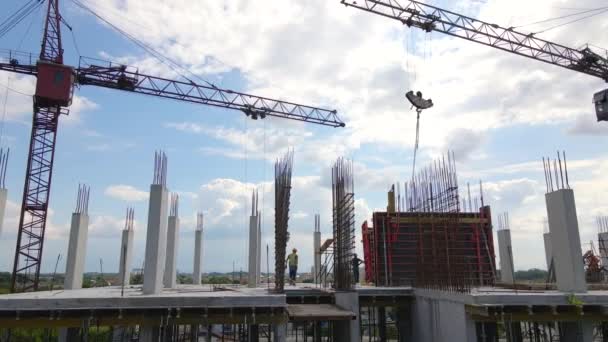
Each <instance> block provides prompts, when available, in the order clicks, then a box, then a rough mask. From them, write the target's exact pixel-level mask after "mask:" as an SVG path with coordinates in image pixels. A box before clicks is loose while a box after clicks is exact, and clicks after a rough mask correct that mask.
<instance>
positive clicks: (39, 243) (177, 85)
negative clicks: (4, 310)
mask: <svg viewBox="0 0 608 342" xmlns="http://www.w3.org/2000/svg"><path fill="white" fill-rule="evenodd" d="M46 1H47V2H48V6H47V11H46V19H45V23H44V33H43V37H42V46H41V51H40V55H39V56H38V57H37V58H36V57H34V56H33V55H31V54H26V53H21V52H15V51H7V52H5V53H3V54H0V70H4V71H10V72H15V73H20V74H26V75H32V76H35V77H36V78H37V80H36V90H35V94H34V98H33V100H34V113H33V123H32V131H31V137H30V146H29V156H28V161H27V169H26V175H25V184H24V188H23V200H22V204H21V215H20V218H19V229H18V235H17V247H16V250H15V259H14V266H13V275H12V279H11V291H12V292H16V291H28V290H34V291H35V290H37V289H38V283H39V277H40V265H41V262H42V248H43V243H44V233H45V228H46V221H47V213H48V208H49V195H50V191H51V180H52V174H53V159H54V155H55V142H56V138H57V126H58V121H59V117H60V116H61V115H67V114H68V112H69V107H70V104H71V102H72V95H73V92H74V86H75V85H93V86H98V87H104V88H112V89H118V90H123V91H128V92H133V93H139V94H146V95H152V96H157V97H164V98H169V99H174V100H179V101H186V102H191V103H198V104H203V105H209V106H216V107H222V108H227V109H233V110H237V111H241V112H243V113H244V114H245V115H247V116H248V117H249V118H251V119H254V120H257V119H258V118H259V119H264V118H265V117H267V116H272V117H278V118H284V119H291V120H297V121H303V122H310V123H315V124H320V125H325V126H331V127H344V123H343V122H342V121H340V119H339V118H338V116H337V113H336V111H335V110H328V109H323V108H318V107H313V106H307V105H302V104H298V103H293V102H287V101H281V100H276V99H271V98H267V97H262V96H256V95H251V94H246V93H242V92H237V91H232V90H228V89H221V88H218V87H215V86H214V85H201V84H196V83H194V82H192V81H178V80H171V79H166V78H161V77H156V76H152V75H144V74H140V73H139V72H138V70H137V69H134V68H129V67H127V66H124V65H117V64H112V63H105V62H104V63H100V62H99V61H94V60H92V59H86V58H82V57H81V59H80V63H79V66H78V67H72V66H69V65H65V64H64V63H63V52H64V51H63V46H62V41H61V23H62V17H61V14H60V11H59V0H46Z"/></svg>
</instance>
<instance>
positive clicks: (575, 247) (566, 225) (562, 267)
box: [545, 189, 587, 292]
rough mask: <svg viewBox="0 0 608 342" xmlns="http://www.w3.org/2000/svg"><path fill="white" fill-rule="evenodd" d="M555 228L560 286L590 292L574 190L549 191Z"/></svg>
mask: <svg viewBox="0 0 608 342" xmlns="http://www.w3.org/2000/svg"><path fill="white" fill-rule="evenodd" d="M545 201H546V203H547V214H548V217H549V231H550V232H551V247H552V250H555V251H559V253H555V255H553V258H554V267H555V276H556V280H557V289H558V290H559V291H563V292H586V291H587V283H586V282H585V270H584V265H583V257H582V255H583V252H582V250H581V239H580V235H579V230H578V220H577V216H576V205H575V202H574V192H573V191H572V190H571V189H559V190H557V191H553V192H550V193H547V194H546V195H545Z"/></svg>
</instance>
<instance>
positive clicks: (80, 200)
mask: <svg viewBox="0 0 608 342" xmlns="http://www.w3.org/2000/svg"><path fill="white" fill-rule="evenodd" d="M90 192H91V188H90V187H88V186H87V185H85V184H79V185H78V195H77V196H76V209H75V210H74V212H75V213H76V214H85V215H87V214H88V213H89V193H90Z"/></svg>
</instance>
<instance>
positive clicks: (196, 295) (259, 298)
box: [0, 285, 286, 311]
mask: <svg viewBox="0 0 608 342" xmlns="http://www.w3.org/2000/svg"><path fill="white" fill-rule="evenodd" d="M199 307H208V308H230V307H286V301H285V295H282V294H273V293H269V292H268V291H267V290H265V289H247V288H238V289H234V290H220V291H214V290H213V288H211V287H202V288H201V286H200V285H198V286H197V285H178V286H177V288H175V289H167V290H165V291H163V292H162V293H158V294H150V295H146V294H144V293H143V291H142V287H141V286H128V287H126V288H125V290H124V296H122V297H121V288H120V286H108V287H96V288H88V289H78V290H70V291H64V290H60V291H40V292H27V293H13V294H7V295H1V296H0V311H6V310H9V311H14V310H19V311H21V310H41V309H42V310H82V309H86V310H90V309H104V308H108V309H116V308H121V309H145V308H199Z"/></svg>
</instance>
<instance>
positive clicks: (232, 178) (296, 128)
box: [0, 0, 608, 272]
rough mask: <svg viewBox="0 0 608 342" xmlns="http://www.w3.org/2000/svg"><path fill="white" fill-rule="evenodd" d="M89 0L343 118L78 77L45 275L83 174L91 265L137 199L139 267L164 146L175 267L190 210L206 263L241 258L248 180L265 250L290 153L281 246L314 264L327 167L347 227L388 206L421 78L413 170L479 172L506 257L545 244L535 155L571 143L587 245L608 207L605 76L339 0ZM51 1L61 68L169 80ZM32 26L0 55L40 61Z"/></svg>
mask: <svg viewBox="0 0 608 342" xmlns="http://www.w3.org/2000/svg"><path fill="white" fill-rule="evenodd" d="M85 3H87V4H89V5H90V6H92V7H94V8H95V9H96V11H97V12H98V13H100V14H101V15H102V16H104V17H105V18H107V19H109V20H110V21H111V22H112V23H114V24H117V25H118V26H120V27H121V28H122V29H124V30H126V31H127V32H129V33H130V34H133V35H135V36H136V37H138V39H141V40H143V41H145V42H146V43H147V44H150V45H152V46H154V48H156V49H157V50H160V51H162V52H163V53H164V54H166V55H168V56H170V57H171V58H172V59H174V60H177V61H179V62H180V64H182V65H184V66H186V67H188V68H190V70H192V71H193V72H194V73H197V74H198V75H199V76H200V77H203V78H204V79H206V80H209V81H211V82H213V83H215V84H217V85H218V86H221V87H224V88H232V89H235V90H242V91H246V92H249V93H253V94H258V95H263V96H268V97H275V98H280V99H286V100H291V101H295V102H300V103H305V104H310V105H318V106H323V107H327V108H335V109H337V110H338V113H339V115H340V117H341V118H342V119H343V120H344V121H345V122H346V124H347V127H346V128H344V129H337V128H336V129H334V128H328V127H321V126H315V125H310V124H302V123H296V122H289V121H285V120H279V119H267V120H265V121H250V120H246V119H245V117H244V115H242V114H240V113H238V112H234V111H229V110H224V109H218V108H213V107H206V106H202V105H193V104H184V103H180V102H177V101H170V100H166V99H160V98H155V97H150V96H144V95H136V94H129V93H124V92H119V91H116V90H109V89H98V88H94V87H90V86H83V87H81V88H79V89H77V91H76V98H75V101H74V104H73V106H72V113H71V114H70V116H69V117H65V118H62V120H61V123H60V128H59V137H58V143H57V154H56V160H55V173H54V178H53V189H52V196H51V209H52V214H51V217H50V222H49V233H48V239H47V240H46V243H45V255H44V263H43V270H45V271H49V270H52V268H53V267H54V260H55V258H56V257H57V254H58V253H62V254H63V255H64V256H65V254H66V251H65V248H66V246H67V231H68V229H69V220H70V215H71V212H72V211H73V209H74V206H75V199H76V198H75V197H76V191H77V187H78V184H79V183H81V182H84V183H87V184H89V185H90V186H91V189H92V190H91V202H90V209H89V210H90V215H91V238H90V241H89V244H88V250H87V261H86V269H87V270H88V271H96V270H98V269H99V266H98V265H99V259H100V258H102V259H103V262H104V269H105V270H109V271H113V270H116V269H117V263H118V254H119V253H118V248H119V247H118V246H119V241H118V238H119V236H120V229H121V228H122V224H123V222H124V221H123V220H124V211H125V208H126V207H127V206H133V207H134V208H135V216H136V233H135V234H136V251H135V257H134V262H135V263H136V264H140V263H141V262H142V258H143V254H144V250H143V249H144V236H145V226H146V217H147V216H146V215H147V200H146V193H147V191H148V188H149V184H150V183H151V180H152V169H153V156H154V151H155V150H157V149H163V150H164V151H165V152H166V153H167V155H168V158H169V172H168V187H169V189H170V190H171V191H177V192H179V193H180V194H181V202H180V205H181V207H180V212H181V215H182V217H181V221H182V231H181V236H180V250H179V260H178V269H179V270H180V271H184V272H190V271H191V269H192V254H193V253H192V246H193V237H194V236H193V235H194V234H193V228H194V223H195V213H196V211H203V212H204V213H205V215H206V219H205V221H206V224H205V239H206V242H205V262H204V270H205V271H227V270H230V269H231V268H232V262H233V261H235V262H236V264H237V265H238V266H237V269H238V268H240V267H243V268H245V267H246V264H245V262H246V252H247V250H246V246H247V245H246V240H245V238H246V232H247V228H246V222H248V221H247V220H248V218H247V215H248V212H249V209H248V208H249V203H248V199H249V194H250V192H251V190H252V189H253V188H254V187H256V186H257V187H259V188H260V189H261V190H262V193H263V194H264V196H263V208H264V212H265V214H264V227H263V229H264V240H265V242H267V243H269V244H271V243H272V229H273V225H272V216H273V214H272V207H273V204H272V201H273V199H272V184H271V182H272V170H273V169H272V161H273V160H274V159H275V158H277V157H278V156H280V155H281V154H282V153H284V152H285V151H286V150H287V148H289V147H292V148H294V149H295V168H294V172H295V178H294V190H293V191H294V192H293V197H292V199H293V200H292V206H291V210H292V217H291V220H290V229H291V230H292V241H291V242H290V243H289V246H292V245H293V246H294V247H298V248H299V249H300V250H301V254H302V255H303V256H304V257H303V258H302V260H303V267H304V268H306V269H308V268H309V266H310V264H311V262H312V252H311V251H312V234H311V233H312V230H313V229H312V227H313V216H314V214H315V213H317V212H318V213H321V215H322V232H323V233H324V235H326V236H327V235H329V234H330V232H331V225H330V216H329V213H330V205H331V197H330V192H329V191H330V189H329V187H328V186H329V167H330V165H331V163H332V162H333V161H334V160H335V158H336V157H338V156H346V157H348V158H352V159H353V160H354V163H355V173H356V174H355V182H356V197H357V227H360V224H361V223H362V221H363V220H364V219H368V218H369V217H370V216H371V212H373V210H374V209H380V208H383V207H385V206H386V204H385V198H386V195H385V191H386V190H387V189H388V188H389V187H390V184H392V183H393V182H396V181H400V182H403V180H405V179H407V178H408V177H409V176H410V168H411V162H412V160H411V157H412V145H413V140H414V139H413V135H414V127H415V116H414V115H415V114H414V112H412V111H410V110H409V108H408V105H407V104H406V103H405V99H404V97H403V94H404V93H405V91H407V90H409V89H415V90H418V89H420V90H422V91H423V92H425V94H429V96H432V97H433V99H434V100H435V103H436V107H435V108H433V109H431V110H429V111H427V112H425V113H423V116H422V121H421V139H420V147H421V150H420V154H419V155H420V159H421V161H420V162H419V163H420V164H419V165H424V163H426V162H428V161H429V160H431V159H432V158H434V157H437V156H439V155H441V153H444V152H445V151H446V150H447V149H448V148H449V149H452V150H454V151H455V153H456V158H457V160H458V163H459V164H458V168H459V174H460V181H461V184H465V183H466V182H467V181H470V182H472V183H476V182H478V180H479V179H481V180H483V181H484V183H485V184H486V185H485V189H486V202H489V204H490V205H491V206H492V208H493V211H494V213H499V212H504V211H509V213H510V217H511V228H512V229H513V244H514V246H513V249H514V255H515V266H516V268H529V267H544V254H543V252H542V250H541V249H539V248H538V246H540V243H542V240H541V233H542V229H543V226H542V222H543V219H544V217H545V216H546V212H545V209H544V199H543V193H544V178H543V173H542V164H541V162H540V159H541V157H542V156H548V155H550V156H554V154H555V151H556V150H557V149H560V150H561V149H565V150H566V152H567V155H568V158H569V166H570V171H571V178H570V179H571V183H572V185H573V188H574V190H575V194H576V196H577V205H578V210H579V217H580V224H581V236H582V237H581V240H583V241H588V240H590V239H592V238H593V236H594V233H595V232H596V227H595V224H594V222H595V221H594V217H595V216H596V215H605V214H608V207H606V205H605V204H603V201H602V200H601V198H602V195H603V194H604V193H605V191H606V190H608V183H606V181H605V180H603V179H602V173H603V172H602V171H604V170H608V160H607V159H606V157H605V153H603V151H604V148H603V146H605V143H606V142H607V139H606V134H607V133H608V130H607V129H606V126H605V124H604V123H601V124H598V123H595V122H594V120H595V118H594V114H593V107H592V106H591V96H592V94H593V92H594V91H597V90H599V89H602V87H604V84H603V82H602V81H601V80H596V79H594V78H592V77H590V76H586V75H579V74H576V73H574V72H571V71H568V70H562V69H560V68H557V67H554V66H550V65H544V64H542V63H538V62H535V61H530V60H527V59H525V58H522V57H518V56H512V55H509V54H505V53H502V52H498V51H493V50H491V49H489V48H486V47H483V46H477V45H475V44H473V43H468V42H464V41H461V40H457V39H453V38H449V37H445V36H441V35H440V34H438V33H433V34H432V35H426V34H423V33H421V32H417V31H410V30H408V29H406V28H403V27H401V26H400V25H397V24H395V23H392V22H390V21H388V20H386V19H383V18H376V17H373V16H371V15H369V14H365V13H362V12H358V11H356V10H354V9H347V8H344V7H343V6H341V5H340V4H339V1H338V0H336V1H327V0H311V1H307V2H306V3H291V4H285V3H284V1H280V0H266V1H260V2H255V3H252V2H249V1H244V0H243V1H237V0H233V1H225V2H223V3H220V2H200V3H196V4H192V3H191V2H189V1H173V2H171V3H166V2H163V1H160V0H149V1H145V2H144V1H136V0H98V1H94V2H93V1H85ZM432 3H434V4H437V5H442V6H447V7H448V8H453V9H457V10H460V11H463V12H465V13H469V14H471V15H474V16H479V17H480V18H483V19H487V20H488V21H490V22H497V23H504V24H505V25H512V24H513V25H514V24H516V23H522V22H523V23H525V22H531V21H535V20H537V19H544V18H547V17H554V16H558V15H563V14H564V13H570V12H567V11H568V10H567V8H569V7H577V8H578V7H581V8H582V7H593V6H594V1H590V0H586V1H583V2H581V1H577V2H574V1H572V0H570V1H552V0H542V1H537V2H535V3H534V4H533V5H530V4H527V3H526V4H527V6H532V7H530V11H528V12H527V13H520V11H518V8H520V5H523V4H524V2H523V1H520V0H517V1H504V0H503V1H498V0H496V1H488V2H480V1H448V0H444V1H433V2H432ZM520 3H521V4H520ZM19 5H20V2H19V1H16V0H8V3H7V4H6V5H5V8H7V9H9V11H7V12H11V11H12V10H14V9H16V8H17V7H18V6H19ZM62 11H63V13H64V17H65V19H66V21H67V22H68V23H69V25H70V26H71V27H73V32H74V39H75V41H76V42H77V47H78V49H76V48H75V46H74V43H73V40H72V36H71V33H70V32H69V31H68V30H67V29H66V28H65V27H64V28H63V37H64V44H65V56H66V60H65V61H66V63H67V64H71V65H77V64H78V55H79V53H78V51H80V54H82V55H83V56H88V57H96V58H102V59H112V60H117V61H122V62H128V63H129V64H130V65H134V66H139V67H140V72H142V73H148V74H151V75H162V76H168V77H174V78H178V77H179V76H178V75H175V74H172V72H171V71H170V70H167V68H166V67H164V66H163V65H161V64H160V63H158V62H157V61H155V60H154V59H153V58H152V57H150V56H148V55H146V54H145V53H144V52H143V51H142V50H141V49H139V48H138V47H137V46H135V45H134V44H133V43H131V42H130V41H128V40H126V39H124V38H123V37H122V36H120V35H119V34H117V33H115V32H114V31H112V30H111V29H110V28H109V27H107V26H106V25H104V24H101V23H100V22H98V21H97V20H96V19H94V18H93V17H92V16H91V15H89V14H87V13H85V12H83V11H81V10H79V9H77V8H76V7H75V6H74V5H73V4H72V3H71V2H70V1H63V2H62ZM565 11H566V12H565ZM30 20H31V23H32V24H31V27H30V28H29V30H28V26H29V24H30ZM41 25H42V11H39V13H38V14H37V15H36V16H32V18H29V19H26V20H25V21H24V22H23V23H22V24H21V25H20V26H19V27H17V28H16V29H15V30H13V31H11V32H10V33H9V34H8V35H6V36H4V37H2V38H0V48H7V49H17V48H18V49H19V50H22V51H28V52H33V53H36V52H37V51H38V49H39V45H40V35H41ZM607 25H608V18H607V17H606V16H605V15H604V16H598V17H595V18H593V19H590V20H588V21H583V22H581V23H578V24H573V25H570V26H568V27H566V28H564V29H559V30H552V31H549V32H547V33H546V34H544V35H543V37H545V38H547V39H552V40H555V41H557V42H560V43H563V44H565V45H569V46H572V47H578V46H581V45H582V44H583V43H585V42H591V43H593V44H595V45H599V46H608V40H607V39H605V38H604V37H602V36H601V35H599V34H598V33H597V32H600V31H601V30H600V29H599V28H602V27H605V26H607ZM530 29H531V30H538V29H541V28H539V27H531V28H530ZM21 41H22V43H21ZM77 50H78V51H77ZM425 56H426V57H425ZM34 82H35V80H34V79H33V78H28V77H24V76H15V75H8V74H7V73H0V95H1V96H0V105H3V104H4V101H5V96H4V93H5V89H6V88H5V87H6V86H7V85H9V86H10V88H12V89H15V90H18V91H21V92H24V93H26V94H31V93H32V92H33V85H34V84H35V83H34ZM7 99H8V102H7V111H6V114H5V116H4V120H3V124H4V129H3V134H2V137H1V140H0V145H3V146H9V147H10V148H11V159H10V163H9V170H8V180H7V184H8V185H7V188H8V189H9V203H8V210H7V217H6V219H5V223H4V230H3V233H2V235H0V270H8V269H9V268H11V267H12V259H13V253H14V244H15V231H16V226H17V216H18V208H19V207H18V206H19V203H20V202H21V189H22V187H23V175H24V170H25V161H26V153H27V143H28V141H29V130H30V124H29V122H30V120H31V112H30V110H31V99H30V98H28V97H27V96H23V95H20V94H18V93H15V92H13V91H9V92H8V97H7ZM1 108H2V107H0V109H1ZM358 249H359V250H360V246H358ZM271 250H272V245H271ZM271 257H272V256H271ZM263 259H264V260H265V258H263ZM263 264H264V265H265V261H263ZM60 266H61V267H60V270H61V269H62V268H63V262H62V263H60ZM133 266H134V267H136V266H137V265H133ZM264 267H265V266H264ZM264 267H263V268H264Z"/></svg>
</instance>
